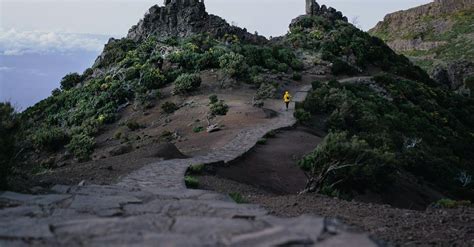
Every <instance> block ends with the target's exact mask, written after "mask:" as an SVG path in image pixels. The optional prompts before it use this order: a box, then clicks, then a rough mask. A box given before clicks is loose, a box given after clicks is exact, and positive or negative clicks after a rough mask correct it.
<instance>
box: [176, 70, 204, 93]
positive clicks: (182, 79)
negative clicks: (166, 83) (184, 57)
mask: <svg viewBox="0 0 474 247" xmlns="http://www.w3.org/2000/svg"><path fill="white" fill-rule="evenodd" d="M200 86H201V77H200V76H199V75H198V74H182V75H180V76H178V78H176V80H175V81H174V90H173V94H187V93H190V92H192V91H195V90H196V89H198V88H199V87H200Z"/></svg>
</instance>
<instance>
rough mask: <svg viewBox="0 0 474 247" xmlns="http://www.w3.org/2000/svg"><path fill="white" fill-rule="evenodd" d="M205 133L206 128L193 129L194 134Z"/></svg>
mask: <svg viewBox="0 0 474 247" xmlns="http://www.w3.org/2000/svg"><path fill="white" fill-rule="evenodd" d="M203 131H204V127H202V126H198V127H194V128H193V132H194V133H200V132H203Z"/></svg>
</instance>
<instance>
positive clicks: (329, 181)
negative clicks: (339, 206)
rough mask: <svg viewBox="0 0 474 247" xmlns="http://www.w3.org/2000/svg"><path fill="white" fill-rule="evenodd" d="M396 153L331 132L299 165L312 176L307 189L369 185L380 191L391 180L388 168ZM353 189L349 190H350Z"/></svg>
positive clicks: (311, 190) (340, 189)
mask: <svg viewBox="0 0 474 247" xmlns="http://www.w3.org/2000/svg"><path fill="white" fill-rule="evenodd" d="M393 157H394V155H393V154H390V153H386V152H384V151H383V150H379V149H377V148H373V147H370V145H369V144H368V143H367V142H366V141H364V140H361V139H359V138H358V137H357V136H349V135H348V133H346V132H332V133H329V134H328V135H327V136H326V138H325V139H324V140H323V142H322V143H321V144H319V146H318V147H317V148H316V149H315V150H314V151H313V152H312V153H311V154H309V155H307V156H305V157H304V158H303V159H302V160H301V161H300V162H299V165H300V167H301V168H302V169H303V170H304V171H305V172H306V173H307V176H308V177H309V178H310V179H309V181H308V184H307V187H306V191H308V192H321V190H322V189H323V188H325V189H326V190H327V191H329V190H338V191H343V192H344V193H348V194H350V193H352V190H358V189H360V190H361V192H363V190H364V189H365V188H366V187H370V188H371V189H372V190H375V191H376V190H377V189H378V190H380V189H382V188H383V185H384V184H385V183H383V182H381V181H389V180H390V177H389V174H390V173H389V172H388V171H389V170H390V169H389V167H388V165H389V164H390V163H391V160H392V159H393ZM348 188H350V189H348Z"/></svg>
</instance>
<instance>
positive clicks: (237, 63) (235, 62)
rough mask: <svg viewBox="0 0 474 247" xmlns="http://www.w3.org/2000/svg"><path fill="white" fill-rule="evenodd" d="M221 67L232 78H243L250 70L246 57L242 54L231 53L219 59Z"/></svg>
mask: <svg viewBox="0 0 474 247" xmlns="http://www.w3.org/2000/svg"><path fill="white" fill-rule="evenodd" d="M219 65H220V67H221V68H222V69H223V70H224V72H225V73H226V74H227V75H228V76H230V77H242V76H244V75H245V73H246V71H247V70H248V65H247V63H246V62H245V57H244V56H243V55H241V54H238V53H234V52H230V53H226V54H224V55H222V56H221V57H220V58H219Z"/></svg>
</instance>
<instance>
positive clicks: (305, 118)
mask: <svg viewBox="0 0 474 247" xmlns="http://www.w3.org/2000/svg"><path fill="white" fill-rule="evenodd" d="M294 116H295V118H296V119H297V120H298V122H300V123H307V122H309V121H310V120H311V113H309V112H307V111H305V110H304V109H297V110H296V111H295V113H294Z"/></svg>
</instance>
